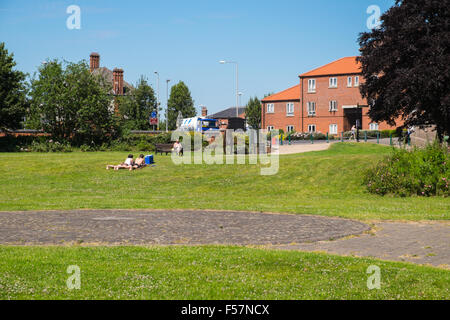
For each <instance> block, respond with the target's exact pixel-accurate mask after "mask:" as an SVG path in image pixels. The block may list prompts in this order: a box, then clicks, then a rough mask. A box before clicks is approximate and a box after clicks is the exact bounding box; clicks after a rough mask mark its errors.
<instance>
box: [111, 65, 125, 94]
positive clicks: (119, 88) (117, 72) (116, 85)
mask: <svg viewBox="0 0 450 320" xmlns="http://www.w3.org/2000/svg"><path fill="white" fill-rule="evenodd" d="M113 90H114V94H115V95H123V70H122V69H117V68H115V69H114V70H113Z"/></svg>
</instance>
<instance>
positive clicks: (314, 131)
mask: <svg viewBox="0 0 450 320" xmlns="http://www.w3.org/2000/svg"><path fill="white" fill-rule="evenodd" d="M312 128H314V130H311V129H312ZM308 132H309V133H316V125H315V124H308Z"/></svg>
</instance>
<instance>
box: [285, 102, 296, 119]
mask: <svg viewBox="0 0 450 320" xmlns="http://www.w3.org/2000/svg"><path fill="white" fill-rule="evenodd" d="M286 115H287V116H293V115H294V104H293V103H292V102H289V103H287V104H286Z"/></svg>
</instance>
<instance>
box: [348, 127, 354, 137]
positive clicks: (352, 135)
mask: <svg viewBox="0 0 450 320" xmlns="http://www.w3.org/2000/svg"><path fill="white" fill-rule="evenodd" d="M348 140H356V126H355V125H353V127H352V134H351V135H350V138H349V139H348Z"/></svg>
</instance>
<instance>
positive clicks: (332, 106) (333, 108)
mask: <svg viewBox="0 0 450 320" xmlns="http://www.w3.org/2000/svg"><path fill="white" fill-rule="evenodd" d="M328 110H329V111H330V112H336V111H338V104H337V101H336V100H331V101H330V103H329V106H328Z"/></svg>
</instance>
